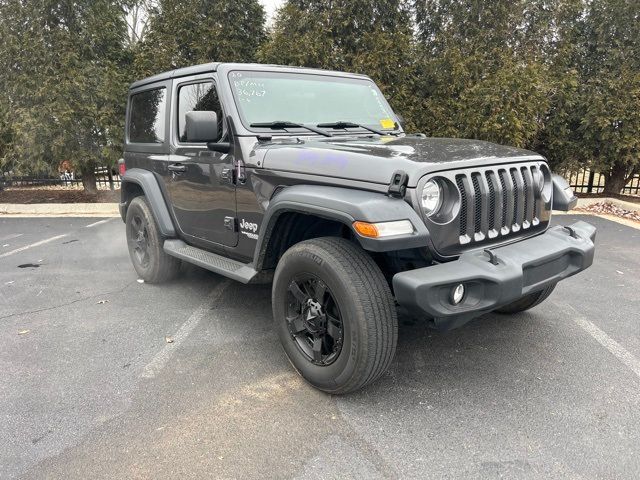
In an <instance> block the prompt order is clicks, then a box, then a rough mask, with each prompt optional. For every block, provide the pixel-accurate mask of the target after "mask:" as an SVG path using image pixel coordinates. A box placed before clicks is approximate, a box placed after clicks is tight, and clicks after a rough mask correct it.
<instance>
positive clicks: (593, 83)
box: [576, 0, 640, 193]
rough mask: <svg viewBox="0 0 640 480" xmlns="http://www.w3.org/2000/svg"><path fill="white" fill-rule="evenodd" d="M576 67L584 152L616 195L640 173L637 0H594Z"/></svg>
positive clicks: (639, 26)
mask: <svg viewBox="0 0 640 480" xmlns="http://www.w3.org/2000/svg"><path fill="white" fill-rule="evenodd" d="M576 27H577V28H578V29H579V33H581V34H582V37H583V39H584V40H583V45H584V48H583V50H582V52H581V53H582V55H581V58H580V63H579V65H578V72H579V86H580V88H579V108H578V109H577V112H578V114H579V115H580V124H579V128H578V133H579V138H580V143H581V145H582V150H583V151H584V152H585V155H586V158H588V159H590V160H591V164H592V166H593V167H594V168H595V169H596V170H598V171H600V172H602V173H603V174H604V176H605V187H604V190H605V193H620V191H621V190H622V188H623V187H624V185H625V184H626V183H627V182H628V181H629V180H630V179H631V177H632V176H633V175H635V174H636V173H639V172H640V9H639V8H638V2H637V1H636V0H592V1H591V2H589V4H588V8H587V11H586V15H585V16H584V26H582V25H581V22H579V23H576Z"/></svg>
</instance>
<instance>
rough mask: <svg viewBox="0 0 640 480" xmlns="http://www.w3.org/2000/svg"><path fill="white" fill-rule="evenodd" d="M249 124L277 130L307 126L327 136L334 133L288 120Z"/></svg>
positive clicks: (308, 128) (312, 130) (310, 129)
mask: <svg viewBox="0 0 640 480" xmlns="http://www.w3.org/2000/svg"><path fill="white" fill-rule="evenodd" d="M249 126H250V127H255V128H273V129H275V130H284V129H287V128H306V129H307V130H309V131H311V132H315V133H319V134H320V135H324V136H325V137H333V135H331V134H330V133H329V132H325V131H324V130H320V129H319V128H316V127H311V126H309V125H304V124H302V123H295V122H287V121H285V120H276V121H275V122H263V123H252V124H251V125H249Z"/></svg>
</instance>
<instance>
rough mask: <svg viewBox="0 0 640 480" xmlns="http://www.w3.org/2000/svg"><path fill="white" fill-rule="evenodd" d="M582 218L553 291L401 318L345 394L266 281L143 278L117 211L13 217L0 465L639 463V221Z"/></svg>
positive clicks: (2, 311) (397, 468) (308, 473)
mask: <svg viewBox="0 0 640 480" xmlns="http://www.w3.org/2000/svg"><path fill="white" fill-rule="evenodd" d="M576 219H585V220H588V221H590V222H593V223H594V224H596V226H597V227H598V237H597V253H596V261H595V263H594V265H593V267H592V268H591V269H589V270H588V271H586V272H584V273H583V274H581V275H579V276H576V277H572V278H571V279H568V280H566V281H565V282H563V283H561V284H560V285H559V287H558V288H557V289H556V291H555V293H554V294H553V295H552V296H551V297H550V299H549V300H548V301H546V302H545V303H543V304H542V305H540V306H538V307H536V308H535V309H533V310H531V311H530V312H526V313H523V314H520V315H517V316H513V317H505V316H499V315H493V314H491V315H486V316H484V317H482V318H480V319H478V320H475V321H473V322H472V323H470V324H468V325H466V326H465V327H463V328H461V329H458V330H454V331H451V332H447V333H439V332H435V331H432V330H429V329H428V328H427V327H426V324H425V323H424V322H422V321H419V320H415V319H411V318H408V317H403V318H401V322H400V323H401V326H400V337H399V344H398V353H397V355H396V359H395V361H394V363H393V365H392V367H391V369H390V371H389V372H388V373H387V374H385V375H384V376H383V377H382V379H381V380H379V381H378V382H377V383H375V384H373V385H371V386H370V387H368V388H366V389H365V390H362V391H360V392H357V393H355V394H352V395H349V396H344V397H336V396H329V395H325V394H323V393H320V392H318V391H316V390H314V389H312V388H311V387H309V386H308V385H307V384H305V383H304V381H302V380H301V379H300V378H299V377H298V376H297V374H295V372H294V371H293V370H292V368H291V366H290V365H289V363H288V361H287V360H286V358H285V356H284V353H283V352H282V350H281V347H280V345H279V344H278V340H277V338H276V335H275V333H274V331H273V330H272V327H271V305H270V288H269V286H246V285H241V284H237V283H233V282H231V281H228V280H225V279H223V278H222V277H219V276H216V275H214V274H212V273H209V272H206V271H204V270H200V269H198V268H195V267H189V268H185V269H184V274H183V275H182V277H181V278H180V279H178V280H176V281H173V282H171V283H169V284H164V285H149V284H141V283H138V282H137V277H136V275H135V272H134V270H133V268H132V267H131V265H130V262H129V257H128V253H127V249H126V244H125V239H124V225H123V224H122V222H121V221H120V220H119V219H116V218H113V219H108V220H105V221H103V220H102V219H99V218H6V217H5V218H0V345H1V348H0V378H1V382H0V420H1V423H2V425H1V427H0V478H3V479H4V478H34V479H42V478H65V479H75V478H81V479H85V478H294V479H312V478H322V479H330V478H366V479H375V478H403V479H404V478H456V479H457V478H581V479H582V478H606V479H610V478H630V479H631V478H638V477H639V476H640V304H639V302H638V291H640V276H639V272H640V230H637V229H633V228H630V227H626V226H623V225H620V224H617V223H614V222H611V221H609V220H604V219H600V218H596V217H584V216H579V217H577V216H576V217H573V216H559V217H557V221H559V222H562V223H569V222H572V221H574V220H576ZM96 222H99V223H97V224H96ZM43 242H44V243H43ZM27 247H29V248H27ZM167 337H168V338H169V339H171V340H173V342H172V343H167V340H166V339H167Z"/></svg>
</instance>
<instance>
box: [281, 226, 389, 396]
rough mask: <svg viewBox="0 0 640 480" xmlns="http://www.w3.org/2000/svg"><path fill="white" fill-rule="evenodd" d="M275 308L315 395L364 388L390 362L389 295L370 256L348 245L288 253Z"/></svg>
mask: <svg viewBox="0 0 640 480" xmlns="http://www.w3.org/2000/svg"><path fill="white" fill-rule="evenodd" d="M272 304H273V315H274V321H275V325H276V329H277V332H278V335H279V337H280V341H281V342H282V345H283V347H284V350H285V352H286V354H287V356H288V357H289V360H290V361H291V364H292V365H293V366H294V368H295V369H296V370H297V371H298V372H299V373H300V374H301V375H302V376H303V377H304V378H305V379H306V380H307V381H308V382H309V383H310V384H312V385H313V386H314V387H316V388H318V389H320V390H323V391H325V392H329V393H336V394H337V393H348V392H351V391H354V390H357V389H359V388H362V387H363V386H365V385H367V384H368V383H370V382H373V381H374V380H376V379H377V378H378V377H379V376H380V375H382V373H383V372H384V371H385V370H386V369H387V368H388V366H389V364H390V363H391V360H392V359H393V355H394V353H395V347H396V342H397V336H398V321H397V316H396V310H395V305H394V300H393V296H392V294H391V290H390V289H389V285H388V283H387V281H386V280H385V278H384V276H383V275H382V272H381V271H380V269H379V268H378V266H377V265H376V264H375V262H374V261H373V260H372V259H371V257H370V256H369V255H367V254H366V253H365V252H364V251H363V250H362V249H360V248H358V247H357V246H355V245H354V244H352V243H351V242H349V241H347V240H345V239H342V238H332V237H325V238H317V239H312V240H306V241H304V242H301V243H298V244H296V245H294V246H293V247H291V248H290V249H289V250H287V252H286V253H285V254H284V255H283V256H282V258H281V259H280V262H279V263H278V267H277V268H276V272H275V276H274V282H273V291H272Z"/></svg>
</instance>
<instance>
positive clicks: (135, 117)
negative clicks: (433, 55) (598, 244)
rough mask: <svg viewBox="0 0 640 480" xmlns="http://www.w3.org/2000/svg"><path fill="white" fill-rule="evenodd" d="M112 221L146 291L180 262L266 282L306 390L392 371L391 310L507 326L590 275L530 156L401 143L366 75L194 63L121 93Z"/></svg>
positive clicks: (550, 185)
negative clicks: (125, 95)
mask: <svg viewBox="0 0 640 480" xmlns="http://www.w3.org/2000/svg"><path fill="white" fill-rule="evenodd" d="M120 171H121V172H122V171H123V172H124V175H123V177H122V199H121V203H120V213H121V215H122V219H123V220H124V221H125V223H126V235H127V243H128V246H129V253H130V256H131V261H132V262H133V266H134V268H135V270H136V272H137V273H138V275H140V277H142V278H143V279H144V280H145V281H146V282H149V283H158V282H162V281H165V280H168V279H170V278H172V277H173V276H175V275H176V274H177V273H178V270H179V267H180V263H181V262H182V261H184V262H189V263H193V264H196V265H199V266H201V267H203V268H206V269H209V270H211V271H213V272H216V273H218V274H220V275H224V276H226V277H229V278H232V279H234V280H238V281H240V282H243V283H252V282H259V281H260V282H264V281H265V280H266V281H268V282H271V283H272V308H273V318H274V326H275V329H276V331H277V333H278V336H279V338H280V341H281V343H282V346H283V348H284V351H285V353H286V355H287V356H288V357H289V360H290V361H291V363H292V364H293V366H294V367H295V368H296V370H297V371H298V372H299V373H300V374H301V375H302V376H303V377H304V378H305V379H306V380H307V381H308V382H309V383H310V384H311V385H313V386H315V387H316V388H319V389H321V390H323V391H325V392H330V393H336V394H338V393H347V392H351V391H354V390H357V389H359V388H362V387H363V386H365V385H367V384H368V383H370V382H373V381H374V380H375V379H376V378H378V377H379V376H380V375H381V374H382V373H383V372H384V371H385V370H386V369H387V367H388V366H389V364H390V363H391V360H392V359H393V356H394V353H395V349H396V340H397V334H398V321H397V313H396V303H397V304H399V305H400V306H402V307H404V308H405V309H406V310H408V311H409V312H411V313H413V314H414V315H418V316H421V317H424V318H426V319H428V321H429V322H430V323H431V325H432V326H433V327H434V328H438V329H450V328H454V327H458V326H461V325H463V324H464V323H466V322H468V321H469V320H471V319H472V318H475V317H478V316H480V315H482V314H484V313H487V312H491V311H496V312H501V313H517V312H522V311H524V310H527V309H529V308H532V307H533V306H535V305H538V304H540V303H541V302H543V301H544V300H545V299H546V298H547V297H548V296H549V295H550V294H551V292H552V291H553V289H554V288H555V286H556V284H557V283H558V282H559V281H560V280H563V279H564V278H566V277H569V276H571V275H574V274H576V273H578V272H581V271H582V270H584V269H585V268H587V267H589V266H590V265H591V263H592V261H593V254H594V244H593V241H594V239H595V228H594V227H593V226H592V225H590V224H588V223H586V222H582V221H580V222H577V223H574V224H572V225H569V226H564V227H563V226H554V227H550V225H549V222H550V219H551V211H552V210H553V209H556V210H568V209H570V208H572V207H573V206H574V205H575V203H576V198H575V196H574V195H573V192H572V191H571V189H570V188H568V185H567V184H566V182H564V180H563V179H562V178H560V177H558V176H555V175H553V174H552V173H551V170H550V169H549V165H548V164H547V161H546V159H545V158H544V157H542V156H541V155H538V154H536V153H534V152H530V151H526V150H521V149H518V148H511V147H506V146H501V145H496V144H492V143H487V142H482V141H477V140H462V139H450V138H427V137H426V136H425V135H422V134H416V135H409V134H407V133H405V132H404V130H403V128H402V126H401V125H400V121H399V120H398V116H397V115H396V114H395V113H394V112H393V110H392V109H391V107H390V106H389V104H388V103H387V101H386V100H385V98H384V96H383V95H382V93H381V92H380V90H379V89H378V87H377V86H376V85H375V83H374V82H373V81H372V80H371V79H370V78H368V77H366V76H364V75H357V74H349V73H342V72H331V71H324V70H313V69H306V68H305V69H300V68H290V67H278V66H272V65H256V64H231V63H209V64H205V65H199V66H194V67H189V68H185V69H179V70H174V71H171V72H166V73H163V74H160V75H155V76H153V77H149V78H147V79H143V80H140V81H138V82H135V83H134V84H132V85H131V87H130V90H129V100H128V106H127V119H126V138H125V152H124V158H123V160H121V165H120Z"/></svg>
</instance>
